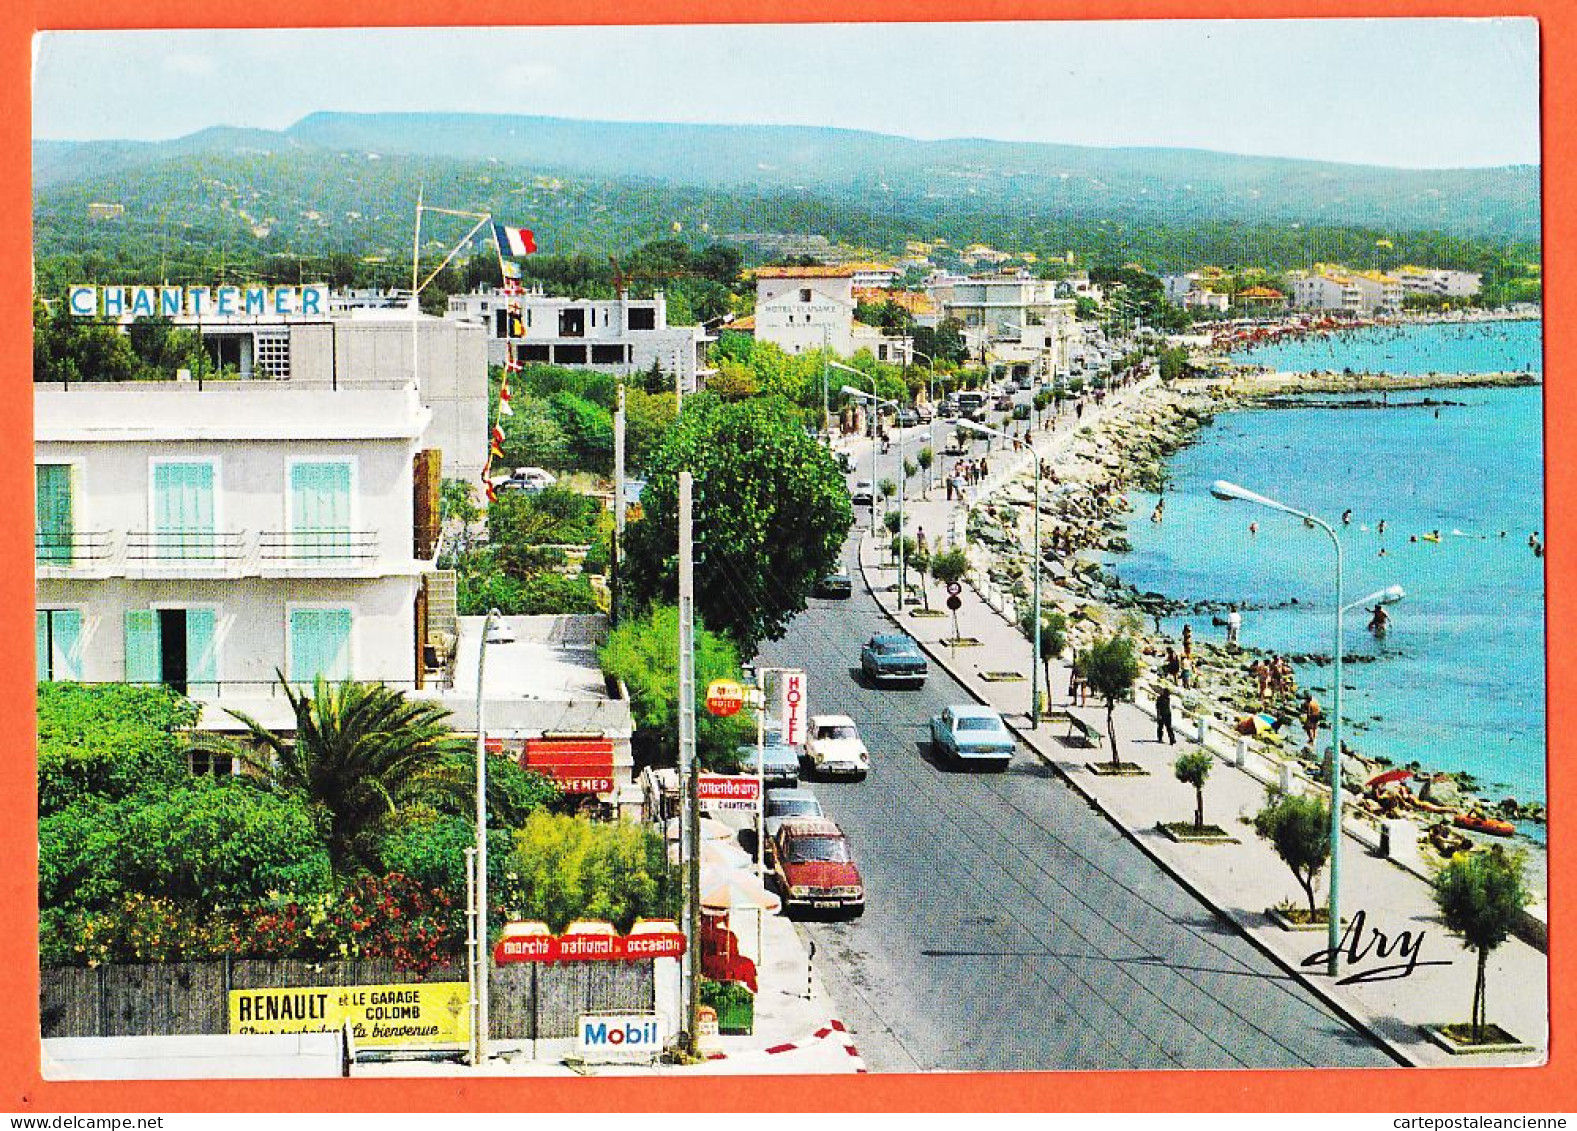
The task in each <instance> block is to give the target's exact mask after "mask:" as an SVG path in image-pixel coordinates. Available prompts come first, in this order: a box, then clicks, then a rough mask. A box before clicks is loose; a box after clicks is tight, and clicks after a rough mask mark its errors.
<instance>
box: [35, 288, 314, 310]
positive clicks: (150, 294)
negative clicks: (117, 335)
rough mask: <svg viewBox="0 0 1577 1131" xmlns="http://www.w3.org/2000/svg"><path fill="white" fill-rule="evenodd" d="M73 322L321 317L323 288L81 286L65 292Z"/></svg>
mask: <svg viewBox="0 0 1577 1131" xmlns="http://www.w3.org/2000/svg"><path fill="white" fill-rule="evenodd" d="M66 308H67V309H68V310H70V311H71V314H72V315H73V317H76V318H267V317H281V316H286V315H292V316H302V315H305V316H313V315H317V316H322V317H327V316H328V312H329V289H328V287H326V286H320V285H314V286H301V287H264V286H245V287H237V286H222V287H115V286H104V287H100V286H89V285H86V284H82V285H78V286H73V287H69V288H67V290H66Z"/></svg>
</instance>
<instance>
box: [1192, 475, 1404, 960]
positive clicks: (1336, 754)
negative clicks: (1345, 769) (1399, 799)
mask: <svg viewBox="0 0 1577 1131" xmlns="http://www.w3.org/2000/svg"><path fill="white" fill-rule="evenodd" d="M1210 493H1211V494H1212V495H1214V496H1215V497H1216V498H1218V499H1224V500H1228V501H1232V500H1238V501H1241V502H1245V503H1254V504H1256V505H1258V506H1262V507H1269V508H1270V509H1271V510H1278V511H1284V512H1285V513H1287V514H1290V515H1292V516H1293V517H1295V518H1301V519H1303V521H1304V522H1306V523H1308V524H1310V525H1312V526H1318V527H1319V528H1320V529H1321V530H1323V531H1325V533H1326V534H1327V535H1329V536H1330V540H1331V545H1332V546H1334V547H1335V548H1336V650H1335V652H1334V653H1333V655H1332V668H1333V670H1334V673H1335V679H1336V690H1335V691H1334V692H1333V693H1332V696H1331V708H1332V712H1333V714H1332V718H1331V772H1330V790H1331V848H1330V853H1331V887H1330V899H1329V906H1328V909H1327V911H1326V916H1327V918H1328V919H1329V922H1328V923H1327V924H1326V937H1327V939H1328V942H1329V946H1328V954H1329V958H1328V959H1327V966H1326V969H1327V971H1328V972H1329V973H1330V975H1331V976H1332V977H1335V976H1336V973H1337V967H1338V965H1339V960H1340V948H1341V915H1340V911H1339V903H1338V898H1337V888H1338V887H1339V885H1340V881H1341V840H1342V628H1343V624H1342V618H1343V614H1344V613H1346V612H1347V610H1349V609H1351V608H1354V607H1356V605H1357V604H1365V603H1367V602H1369V601H1379V602H1381V603H1382V604H1393V603H1395V602H1396V601H1400V600H1401V599H1402V598H1403V597H1404V596H1406V594H1405V593H1404V592H1403V590H1402V587H1401V586H1400V585H1392V586H1390V587H1389V588H1386V589H1382V590H1380V591H1379V592H1378V593H1371V594H1370V595H1369V596H1367V597H1365V598H1364V599H1363V601H1360V602H1356V603H1355V604H1354V605H1348V604H1346V603H1345V602H1344V599H1343V597H1344V595H1343V591H1342V540H1341V538H1340V536H1338V535H1337V533H1336V528H1335V527H1333V526H1332V525H1331V524H1330V523H1328V522H1326V521H1325V520H1324V519H1322V518H1319V517H1318V516H1316V515H1312V514H1309V513H1307V512H1305V511H1300V510H1298V509H1297V508H1296V507H1289V506H1288V505H1287V504H1286V503H1278V502H1277V501H1276V500H1275V499H1268V498H1266V497H1265V496H1264V495H1259V494H1256V493H1254V492H1253V491H1250V490H1249V489H1248V488H1246V487H1239V486H1238V485H1237V484H1236V483H1229V482H1227V481H1226V480H1225V479H1218V480H1216V481H1215V482H1214V483H1212V484H1211V485H1210Z"/></svg>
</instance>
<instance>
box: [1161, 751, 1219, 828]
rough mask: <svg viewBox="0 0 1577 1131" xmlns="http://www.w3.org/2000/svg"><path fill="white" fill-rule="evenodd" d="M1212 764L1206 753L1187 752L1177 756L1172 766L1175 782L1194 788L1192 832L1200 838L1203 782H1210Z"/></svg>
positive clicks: (1202, 821)
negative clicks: (1175, 776) (1175, 777)
mask: <svg viewBox="0 0 1577 1131" xmlns="http://www.w3.org/2000/svg"><path fill="white" fill-rule="evenodd" d="M1214 764H1215V759H1214V758H1212V757H1211V756H1210V754H1209V753H1208V752H1207V751H1204V750H1189V751H1186V752H1184V753H1183V754H1181V755H1179V756H1178V759H1177V761H1176V762H1175V763H1173V765H1172V772H1173V773H1174V774H1176V775H1177V780H1178V781H1180V782H1182V783H1183V784H1184V785H1191V786H1193V787H1194V832H1195V833H1196V834H1199V835H1201V836H1202V835H1203V834H1204V831H1205V782H1207V781H1209V780H1210V768H1211V766H1213V765H1214Z"/></svg>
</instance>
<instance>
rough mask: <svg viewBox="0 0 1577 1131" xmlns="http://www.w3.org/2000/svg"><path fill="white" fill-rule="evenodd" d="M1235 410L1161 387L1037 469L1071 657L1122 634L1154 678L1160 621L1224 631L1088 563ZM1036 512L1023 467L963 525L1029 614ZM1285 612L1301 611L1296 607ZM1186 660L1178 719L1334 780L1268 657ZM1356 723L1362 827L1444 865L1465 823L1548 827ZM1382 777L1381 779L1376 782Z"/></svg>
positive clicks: (1220, 616) (1053, 603)
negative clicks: (1267, 679) (1029, 555)
mask: <svg viewBox="0 0 1577 1131" xmlns="http://www.w3.org/2000/svg"><path fill="white" fill-rule="evenodd" d="M1237 403H1238V401H1237V398H1235V397H1233V396H1230V395H1225V394H1224V392H1223V390H1222V389H1221V388H1220V387H1215V388H1210V387H1201V386H1194V387H1192V388H1182V389H1180V388H1176V387H1173V388H1161V389H1157V390H1155V391H1154V392H1153V393H1152V394H1151V395H1150V396H1148V397H1147V398H1146V399H1144V400H1143V401H1140V402H1137V403H1135V404H1133V405H1130V406H1126V407H1125V408H1123V409H1120V410H1118V411H1116V412H1114V413H1112V414H1111V415H1108V416H1106V417H1105V418H1104V419H1103V420H1102V421H1101V422H1100V423H1098V424H1096V425H1094V426H1087V427H1085V428H1083V429H1081V430H1080V431H1079V433H1078V434H1077V435H1076V436H1075V438H1074V441H1073V443H1071V444H1070V445H1068V447H1067V448H1066V449H1065V450H1064V452H1063V453H1062V454H1061V455H1060V456H1059V457H1058V459H1057V460H1056V462H1055V463H1054V464H1043V465H1042V482H1041V538H1042V548H1041V561H1042V564H1043V569H1044V571H1045V572H1044V573H1043V575H1042V577H1043V581H1049V582H1051V583H1052V584H1050V585H1044V584H1043V588H1042V594H1041V600H1042V606H1043V608H1044V609H1046V610H1053V609H1055V610H1059V611H1061V612H1062V613H1063V615H1064V616H1065V617H1066V618H1067V623H1068V633H1067V635H1068V649H1067V652H1066V654H1067V655H1072V654H1074V653H1076V652H1077V651H1078V650H1079V649H1081V648H1083V647H1086V646H1087V645H1088V644H1090V643H1092V642H1093V641H1094V640H1095V639H1097V638H1098V637H1101V636H1105V635H1109V634H1111V633H1112V632H1116V631H1121V632H1123V633H1125V634H1127V635H1129V636H1130V637H1132V638H1133V639H1134V640H1135V641H1136V643H1137V645H1138V647H1139V650H1140V652H1141V654H1142V655H1143V657H1144V660H1145V665H1146V669H1147V671H1146V676H1145V678H1147V679H1148V680H1158V679H1160V678H1161V674H1162V666H1163V663H1164V661H1165V658H1166V654H1167V650H1168V649H1169V648H1170V649H1173V650H1175V651H1177V652H1179V653H1181V652H1182V650H1183V648H1182V644H1183V642H1182V641H1181V640H1179V639H1175V638H1172V637H1169V636H1168V635H1166V634H1165V633H1163V632H1162V631H1161V628H1160V620H1161V618H1162V617H1163V616H1176V615H1182V614H1192V615H1203V614H1209V615H1211V616H1212V619H1213V620H1214V621H1215V623H1217V624H1224V623H1225V614H1226V612H1227V610H1228V605H1227V603H1226V602H1224V601H1218V602H1210V601H1197V602H1184V601H1178V600H1175V599H1173V598H1171V597H1168V596H1167V595H1165V594H1161V593H1154V592H1140V591H1138V590H1136V589H1135V588H1134V587H1132V586H1130V585H1128V584H1126V583H1125V582H1123V581H1122V580H1121V579H1120V578H1118V577H1117V576H1115V575H1114V574H1111V573H1109V572H1107V571H1106V570H1104V569H1103V568H1102V567H1101V565H1100V563H1099V561H1098V560H1097V556H1098V555H1100V554H1101V553H1103V552H1122V551H1126V550H1127V549H1128V548H1129V545H1128V542H1127V539H1126V538H1125V537H1124V529H1125V524H1126V521H1127V519H1128V517H1129V515H1130V514H1131V512H1132V509H1133V505H1132V503H1131V501H1130V499H1129V497H1128V494H1127V493H1128V492H1129V491H1130V490H1134V489H1140V490H1146V491H1150V492H1159V491H1161V489H1162V488H1163V487H1164V485H1165V481H1166V460H1167V458H1168V457H1169V456H1170V455H1172V454H1173V453H1174V452H1176V451H1177V450H1178V449H1179V448H1181V447H1182V446H1183V445H1184V444H1186V443H1188V442H1189V440H1190V439H1191V438H1192V437H1193V436H1194V434H1195V433H1196V432H1197V431H1198V430H1199V429H1200V428H1201V427H1203V426H1204V425H1205V424H1208V423H1209V422H1210V421H1211V419H1212V418H1213V416H1214V414H1215V413H1217V412H1219V411H1222V410H1224V409H1226V408H1230V407H1235V406H1236V405H1237ZM1033 507H1034V490H1033V480H1032V476H1031V475H1030V474H1029V473H1026V474H1024V475H1023V476H1020V477H1018V478H1017V479H1015V480H1013V481H1012V482H1010V483H1008V484H1007V485H1006V486H1004V487H1003V488H1002V489H1000V490H999V491H997V492H995V493H994V494H992V495H991V496H990V497H988V498H987V499H985V500H983V501H982V502H981V503H980V504H979V505H977V506H976V507H975V508H974V509H973V510H972V512H971V513H970V517H969V524H968V530H969V537H970V539H971V540H972V541H974V542H975V543H977V544H979V545H981V546H983V547H985V548H986V549H987V550H988V551H989V554H990V565H989V567H988V569H989V575H990V580H991V582H992V583H993V584H994V585H995V586H996V587H997V588H998V589H1001V590H1003V591H1004V592H1007V593H1009V594H1010V595H1011V596H1012V597H1013V598H1014V599H1015V600H1016V601H1017V603H1018V606H1019V608H1020V609H1027V608H1028V607H1029V601H1030V598H1031V585H1030V574H1029V572H1028V570H1027V569H1026V568H1025V566H1026V562H1025V558H1024V547H1026V546H1029V545H1032V544H1033V534H1032V530H1033V517H1034V515H1033ZM1281 604H1282V605H1296V604H1297V599H1296V598H1288V599H1287V600H1286V601H1285V602H1282V603H1281ZM1344 658H1345V660H1346V662H1347V663H1365V662H1372V661H1373V660H1374V659H1375V657H1373V656H1366V655H1363V654H1361V653H1358V654H1349V655H1347V656H1345V657H1344ZM1191 659H1192V664H1191V673H1190V680H1189V683H1190V686H1188V687H1187V688H1176V689H1175V696H1176V700H1177V702H1178V706H1179V707H1180V708H1181V710H1182V711H1183V712H1184V713H1185V714H1187V715H1189V716H1191V717H1195V718H1198V717H1210V718H1212V719H1213V720H1214V721H1215V723H1216V725H1217V726H1218V727H1219V728H1220V729H1222V730H1224V731H1227V732H1228V733H1243V734H1247V735H1250V736H1252V737H1253V738H1254V740H1255V741H1256V742H1257V743H1259V744H1260V745H1261V746H1262V747H1263V748H1264V749H1265V750H1266V752H1267V753H1269V754H1271V755H1273V756H1279V757H1282V758H1285V759H1289V760H1293V761H1295V762H1297V763H1299V764H1300V765H1301V767H1302V769H1303V771H1304V772H1305V773H1306V774H1307V775H1308V776H1309V777H1311V778H1315V779H1316V780H1324V779H1325V778H1327V777H1328V776H1329V770H1330V766H1329V757H1330V755H1329V747H1328V743H1329V731H1328V730H1326V731H1324V732H1322V737H1323V739H1324V742H1325V743H1326V744H1327V745H1326V746H1325V753H1324V754H1323V757H1321V756H1320V755H1319V754H1317V753H1316V749H1315V747H1313V746H1311V745H1310V744H1308V743H1307V741H1306V740H1305V736H1304V733H1303V730H1302V728H1301V726H1300V725H1299V724H1298V722H1297V719H1298V716H1299V710H1300V706H1301V693H1300V690H1299V689H1298V687H1297V685H1296V682H1295V681H1294V680H1293V679H1292V678H1291V677H1290V675H1289V677H1288V678H1287V680H1286V682H1285V683H1284V684H1283V685H1282V686H1280V687H1273V686H1266V687H1265V688H1264V690H1263V691H1262V690H1261V685H1260V681H1259V679H1258V678H1257V676H1256V674H1255V673H1254V671H1253V667H1254V665H1255V664H1256V663H1263V662H1266V661H1269V660H1270V659H1271V657H1270V656H1269V655H1268V654H1267V653H1264V652H1262V651H1260V650H1257V649H1251V648H1244V647H1240V646H1238V645H1226V644H1219V643H1215V642H1207V641H1204V640H1200V639H1194V640H1192V641H1191ZM1283 659H1285V660H1287V661H1288V662H1289V663H1297V664H1301V665H1312V666H1314V667H1316V668H1325V667H1327V666H1328V665H1329V664H1330V657H1329V656H1324V655H1312V654H1311V655H1298V656H1287V657H1283ZM1309 690H1312V691H1314V692H1315V693H1316V695H1317V696H1319V698H1320V699H1321V700H1322V701H1328V699H1329V697H1330V696H1329V692H1330V689H1329V688H1327V687H1311V688H1309ZM1364 729H1365V724H1364V723H1363V722H1362V721H1359V720H1349V721H1348V723H1347V726H1346V734H1347V735H1348V736H1350V737H1351V739H1352V742H1349V741H1347V740H1346V739H1344V741H1343V743H1342V747H1343V758H1342V762H1343V784H1344V787H1345V790H1346V791H1348V792H1349V793H1350V794H1351V795H1352V797H1351V799H1350V807H1351V810H1352V812H1353V813H1354V814H1355V815H1357V816H1358V817H1360V819H1367V820H1370V821H1373V822H1378V821H1379V820H1380V819H1382V818H1388V817H1406V818H1409V819H1412V820H1415V821H1416V822H1418V823H1419V824H1420V826H1421V831H1422V833H1423V835H1422V836H1421V838H1420V843H1421V844H1423V845H1424V846H1425V848H1426V851H1433V852H1434V853H1436V854H1437V855H1438V856H1440V857H1444V856H1448V855H1449V854H1450V853H1452V852H1454V851H1458V850H1460V849H1461V848H1462V847H1464V846H1465V845H1467V844H1468V843H1469V842H1470V837H1469V836H1468V833H1467V832H1464V828H1465V827H1466V828H1468V829H1470V830H1471V831H1472V832H1473V835H1475V836H1477V835H1495V834H1496V833H1501V832H1504V831H1505V828H1506V826H1505V825H1504V824H1501V822H1511V821H1525V822H1529V823H1543V821H1544V819H1545V811H1544V807H1543V806H1542V805H1541V804H1539V803H1537V802H1532V803H1529V802H1521V801H1518V800H1517V799H1515V798H1510V797H1506V798H1500V799H1486V798H1484V797H1481V796H1479V794H1478V790H1479V783H1477V782H1476V781H1474V780H1473V778H1472V776H1471V775H1470V774H1468V773H1466V772H1464V771H1458V772H1451V773H1443V772H1430V771H1428V770H1426V769H1425V768H1424V767H1423V766H1422V764H1421V763H1420V762H1417V761H1413V762H1410V763H1408V764H1407V765H1405V766H1394V765H1392V763H1391V762H1390V761H1389V760H1387V759H1386V758H1385V757H1383V756H1375V757H1366V756H1364V755H1363V754H1362V753H1360V752H1359V751H1358V750H1357V749H1355V748H1354V745H1353V744H1354V743H1358V744H1361V742H1362V734H1363V731H1364ZM1392 771H1407V772H1408V773H1407V775H1405V776H1404V775H1402V774H1399V773H1393V772H1392ZM1382 775H1384V776H1386V777H1387V778H1389V779H1390V780H1386V781H1382V782H1380V783H1375V784H1371V783H1374V780H1375V779H1376V778H1378V777H1381V776H1382ZM1459 819H1461V820H1462V821H1463V822H1465V824H1464V823H1459ZM1486 830H1488V831H1487V832H1486Z"/></svg>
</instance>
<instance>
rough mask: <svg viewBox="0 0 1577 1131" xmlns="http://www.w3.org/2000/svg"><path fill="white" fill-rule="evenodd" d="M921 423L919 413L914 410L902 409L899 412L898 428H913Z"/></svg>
mask: <svg viewBox="0 0 1577 1131" xmlns="http://www.w3.org/2000/svg"><path fill="white" fill-rule="evenodd" d="M919 423H920V414H919V413H918V412H916V411H915V410H914V409H912V408H901V409H899V410H898V427H900V428H913V427H914V426H915V425H916V424H919Z"/></svg>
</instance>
